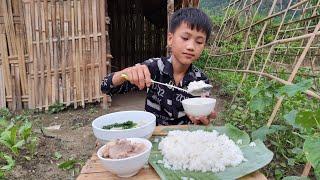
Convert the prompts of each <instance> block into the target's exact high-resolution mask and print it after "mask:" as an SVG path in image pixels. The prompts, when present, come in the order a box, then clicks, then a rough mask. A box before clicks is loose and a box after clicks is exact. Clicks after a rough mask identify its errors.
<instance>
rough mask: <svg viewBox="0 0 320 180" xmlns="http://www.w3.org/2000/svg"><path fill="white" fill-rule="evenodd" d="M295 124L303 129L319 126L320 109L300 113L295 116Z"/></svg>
mask: <svg viewBox="0 0 320 180" xmlns="http://www.w3.org/2000/svg"><path fill="white" fill-rule="evenodd" d="M295 122H296V123H297V124H299V125H301V126H302V127H304V128H313V127H317V125H318V126H320V109H318V110H316V111H314V112H311V111H301V112H299V113H298V114H297V118H296V120H295Z"/></svg>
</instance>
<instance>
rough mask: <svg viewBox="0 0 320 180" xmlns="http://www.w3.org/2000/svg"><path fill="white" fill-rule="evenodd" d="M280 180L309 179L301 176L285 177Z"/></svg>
mask: <svg viewBox="0 0 320 180" xmlns="http://www.w3.org/2000/svg"><path fill="white" fill-rule="evenodd" d="M282 180H309V178H308V177H301V176H287V177H284V178H283V179H282Z"/></svg>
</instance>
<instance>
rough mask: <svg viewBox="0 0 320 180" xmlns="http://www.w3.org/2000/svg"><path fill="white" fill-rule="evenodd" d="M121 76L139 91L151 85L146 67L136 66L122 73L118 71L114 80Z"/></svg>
mask: <svg viewBox="0 0 320 180" xmlns="http://www.w3.org/2000/svg"><path fill="white" fill-rule="evenodd" d="M121 74H126V75H127V80H128V81H130V83H131V84H134V85H136V86H138V88H139V89H140V90H142V89H143V88H145V87H146V86H147V87H149V86H150V85H151V75H150V71H149V69H148V67H147V66H146V65H141V64H137V65H135V66H132V67H128V68H126V69H124V70H122V71H118V72H117V73H116V78H115V79H117V78H119V77H120V78H122V77H121ZM122 80H123V78H122Z"/></svg>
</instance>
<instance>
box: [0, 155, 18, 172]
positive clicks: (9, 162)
mask: <svg viewBox="0 0 320 180" xmlns="http://www.w3.org/2000/svg"><path fill="white" fill-rule="evenodd" d="M0 158H1V159H4V160H5V161H6V162H7V163H6V164H7V165H5V166H2V167H1V168H0V169H1V170H5V171H10V170H12V169H13V167H14V165H15V160H14V159H13V158H12V157H11V156H9V155H7V154H4V153H2V152H0Z"/></svg>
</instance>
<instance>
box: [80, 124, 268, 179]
mask: <svg viewBox="0 0 320 180" xmlns="http://www.w3.org/2000/svg"><path fill="white" fill-rule="evenodd" d="M187 127H188V126H187V125H178V126H157V127H156V128H155V130H154V132H153V135H154V136H164V135H166V134H167V132H166V131H163V129H164V128H180V129H186V128H187ZM100 179H101V180H102V179H111V180H113V179H121V178H119V177H118V176H116V175H114V174H112V173H110V172H108V171H107V170H106V169H104V167H103V165H102V164H101V163H100V161H99V158H98V156H97V154H96V152H94V153H93V154H92V157H91V158H90V159H89V160H88V161H87V162H86V164H85V165H84V166H83V168H82V170H81V173H80V175H79V176H78V177H77V180H100ZM123 179H124V178H123ZM125 179H133V180H149V179H150V180H156V179H157V180H158V179H160V177H159V176H158V174H157V173H156V171H155V170H154V169H153V168H152V166H151V165H149V167H144V168H142V169H141V170H140V171H139V173H138V174H136V175H135V176H132V177H130V178H125ZM240 179H241V180H253V179H261V180H266V179H267V178H266V177H265V176H264V175H263V174H262V173H260V172H259V171H256V172H253V173H251V174H249V175H247V176H244V177H242V178H240Z"/></svg>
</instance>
